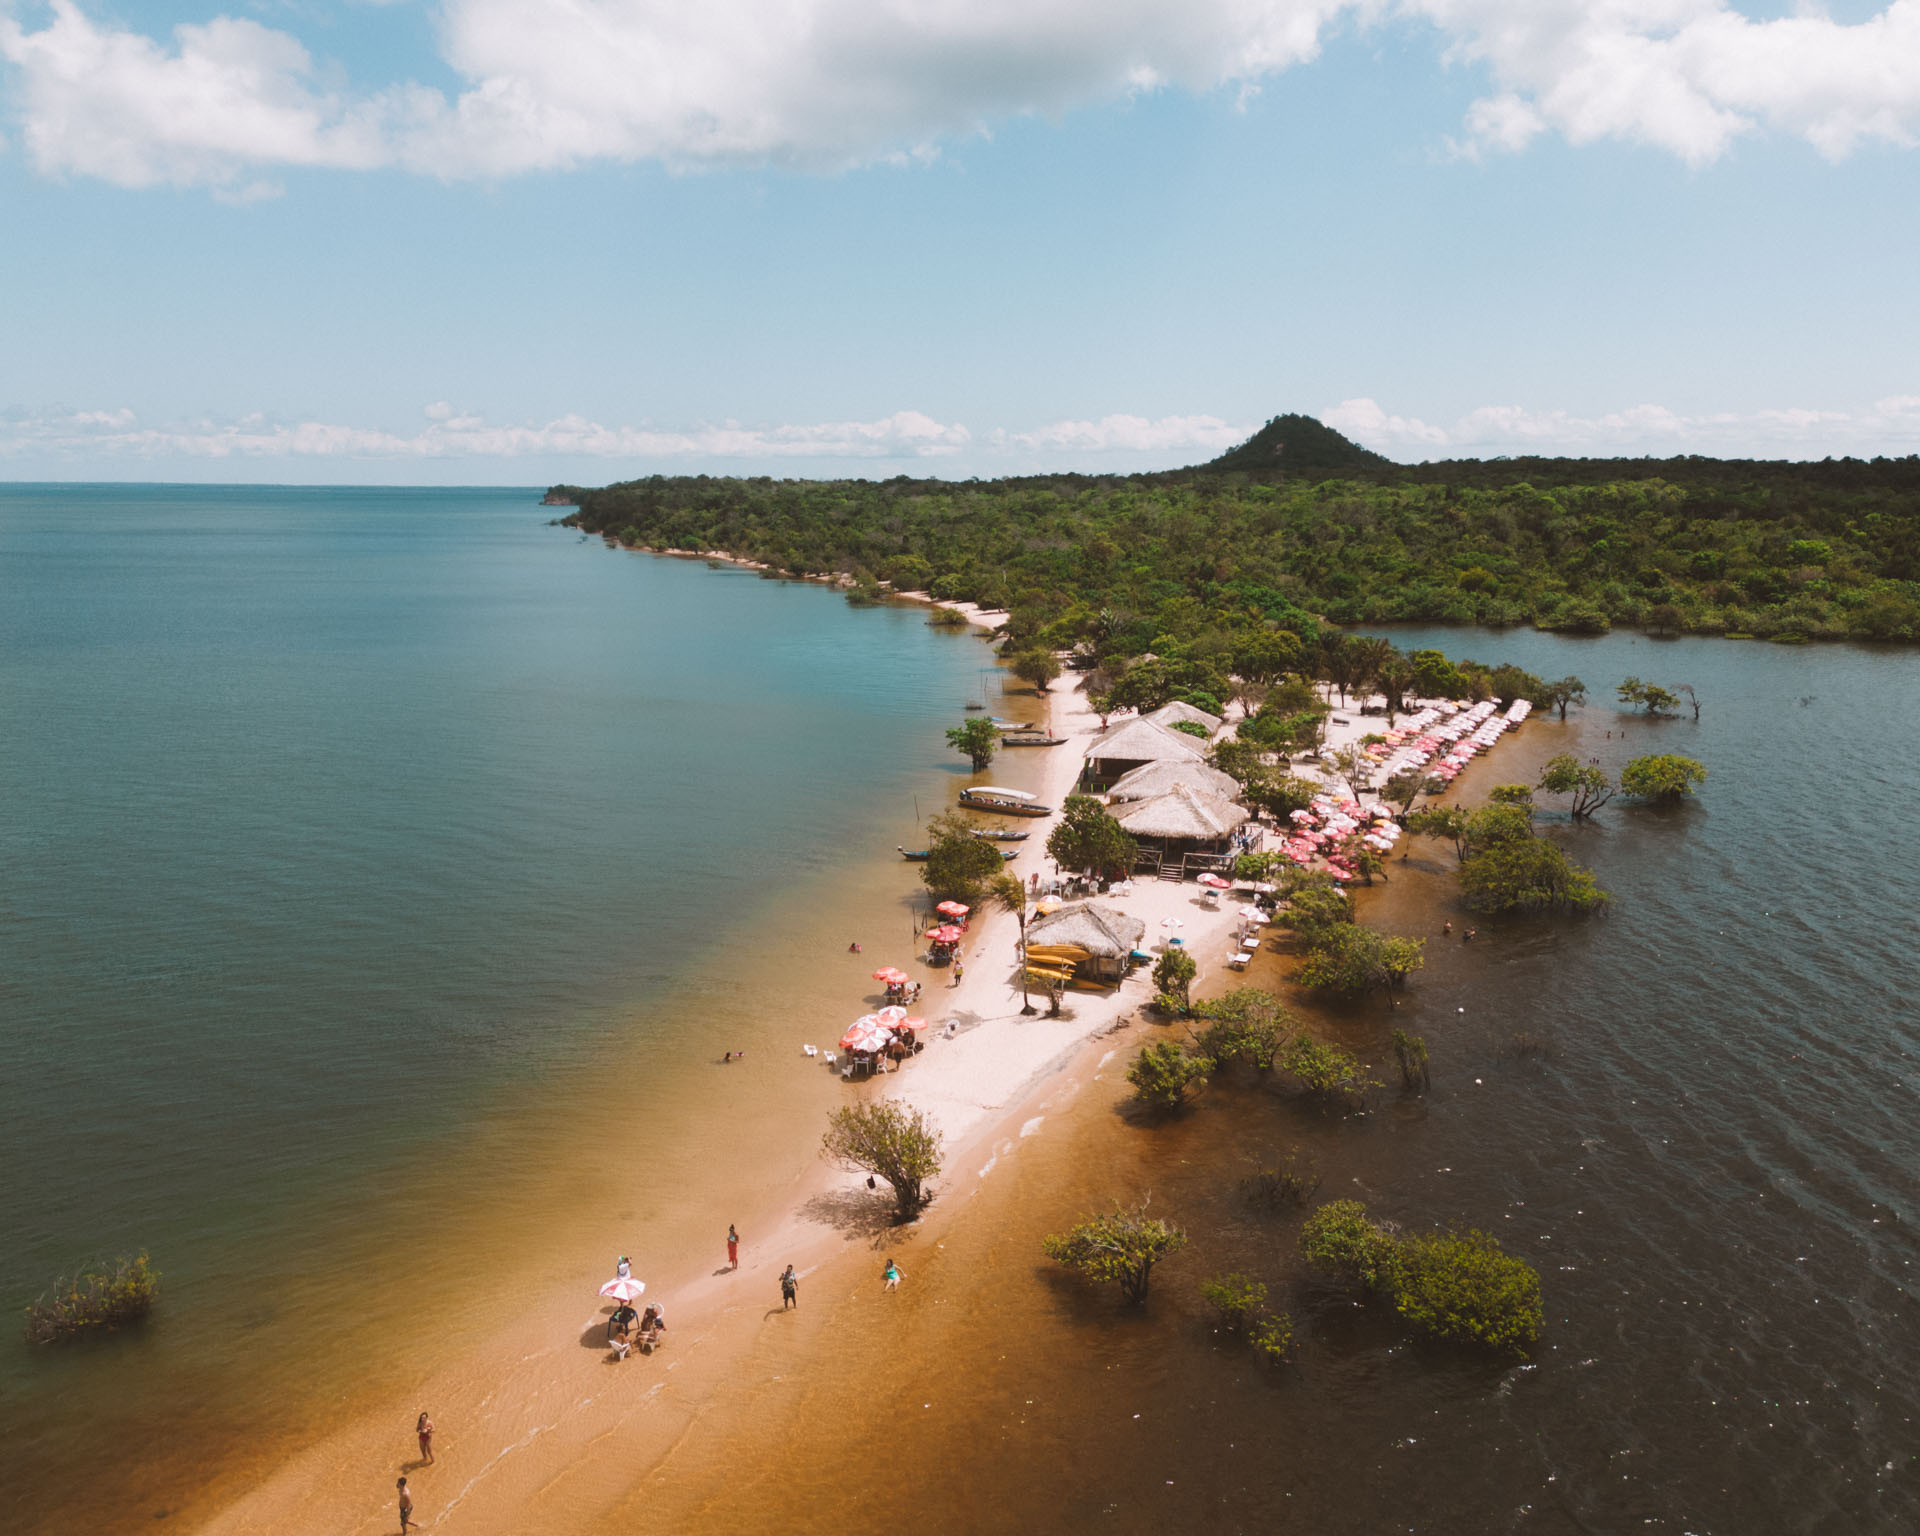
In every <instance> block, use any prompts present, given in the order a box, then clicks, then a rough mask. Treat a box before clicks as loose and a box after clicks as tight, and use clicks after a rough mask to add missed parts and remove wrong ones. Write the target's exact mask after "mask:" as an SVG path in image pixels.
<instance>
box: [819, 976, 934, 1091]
mask: <svg viewBox="0 0 1920 1536" xmlns="http://www.w3.org/2000/svg"><path fill="white" fill-rule="evenodd" d="M874 979H875V980H880V979H882V978H881V976H880V973H879V972H875V973H874ZM926 1027H927V1021H926V1020H925V1019H923V1018H917V1017H915V1016H914V1015H912V1014H909V1013H908V1012H907V1010H906V1008H905V1007H904V1006H903V1005H901V1004H899V1003H890V1004H888V1005H887V1006H886V1007H885V1008H877V1009H875V1010H874V1011H873V1012H872V1013H863V1014H861V1015H860V1017H859V1018H857V1019H855V1020H854V1021H853V1022H852V1023H851V1024H849V1025H848V1026H847V1032H846V1033H845V1034H844V1035H842V1036H841V1037H840V1049H841V1051H842V1052H843V1053H844V1055H843V1056H842V1058H841V1064H840V1067H841V1075H842V1076H843V1077H852V1076H853V1075H854V1073H856V1072H884V1071H885V1070H886V1066H887V1063H888V1062H889V1061H892V1062H895V1063H898V1062H902V1061H905V1060H906V1059H907V1058H908V1057H909V1056H911V1055H912V1054H913V1053H914V1052H915V1051H917V1050H919V1049H920V1035H921V1034H922V1032H923V1031H924V1030H925V1029H926Z"/></svg>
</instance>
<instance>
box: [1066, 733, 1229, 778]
mask: <svg viewBox="0 0 1920 1536" xmlns="http://www.w3.org/2000/svg"><path fill="white" fill-rule="evenodd" d="M1206 755H1207V749H1206V746H1205V744H1204V743H1202V742H1199V741H1196V740H1195V739H1194V738H1193V737H1191V736H1188V735H1186V734H1184V733H1183V732H1180V731H1170V730H1168V729H1167V728H1166V727H1165V726H1164V725H1155V724H1154V723H1153V722H1152V721H1151V720H1146V719H1139V720H1123V721H1122V722H1121V723H1120V724H1119V725H1112V726H1108V727H1107V729H1106V730H1104V731H1102V732H1101V733H1100V734H1099V735H1098V736H1096V737H1094V738H1093V741H1092V742H1091V743H1090V744H1089V746H1088V747H1087V770H1086V779H1085V783H1086V786H1087V788H1089V789H1093V790H1104V789H1105V788H1106V787H1107V786H1108V785H1109V784H1112V783H1113V782H1114V781H1115V780H1117V779H1118V778H1120V776H1121V775H1122V774H1127V773H1131V772H1133V770H1134V769H1136V768H1144V767H1145V766H1146V765H1147V764H1148V763H1198V762H1203V761H1205V759H1206Z"/></svg>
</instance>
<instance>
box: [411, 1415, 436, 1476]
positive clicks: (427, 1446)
mask: <svg viewBox="0 0 1920 1536" xmlns="http://www.w3.org/2000/svg"><path fill="white" fill-rule="evenodd" d="M413 1432H414V1433H415V1434H416V1435H418V1436H419V1437H420V1459H421V1460H422V1461H424V1462H425V1463H426V1464H427V1465H428V1466H432V1465H433V1420H432V1419H430V1418H428V1417H427V1410H426V1409H424V1408H422V1409H421V1410H420V1417H419V1419H418V1420H417V1421H416V1422H415V1424H414V1426H413Z"/></svg>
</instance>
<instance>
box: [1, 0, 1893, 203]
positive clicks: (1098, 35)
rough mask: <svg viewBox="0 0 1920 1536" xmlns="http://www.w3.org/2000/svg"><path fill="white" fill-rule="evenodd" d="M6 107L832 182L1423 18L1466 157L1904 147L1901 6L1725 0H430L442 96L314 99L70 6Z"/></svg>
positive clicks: (202, 158)
mask: <svg viewBox="0 0 1920 1536" xmlns="http://www.w3.org/2000/svg"><path fill="white" fill-rule="evenodd" d="M6 4H7V0H0V62H3V63H4V65H5V67H6V79H7V82H8V96H9V102H10V109H11V111H12V113H13V115H14V116H15V117H16V118H17V119H18V120H19V122H20V125H21V137H22V140H23V142H24V143H25V145H26V148H27V151H28V153H29V154H30V155H31V157H32V158H33V160H34V163H35V164H36V165H37V166H38V167H39V168H40V169H41V170H42V171H43V172H45V173H47V174H55V175H58V174H79V175H86V176H95V177H100V178H102V179H105V180H107V181H112V182H116V183H119V184H121V185H124V186H149V185H155V184H162V183H173V184H180V185H187V184H204V185H210V186H214V187H216V188H220V189H223V190H224V191H225V192H226V193H228V194H229V195H237V196H248V195H257V194H259V193H260V192H262V191H264V190H270V186H269V184H268V183H266V182H264V181H262V180H261V178H262V177H263V176H271V175H272V174H273V173H275V172H276V171H278V170H281V169H285V168H293V167H333V168H339V169H363V168H368V167H373V166H398V167H404V168H407V169H411V170H414V171H418V172H422V173H426V174H431V175H436V176H442V177H450V178H461V177H482V178H486V177H499V176H506V175H514V174H519V173H524V172H531V171H541V170H553V169H561V168H565V167H568V166H574V165H579V164H583V163H585V162H588V161H591V160H596V159H614V160H657V161H660V162H662V163H665V164H668V165H672V166H677V167H696V166H708V165H728V164H780V165H793V166H807V167H825V168H830V167H836V166H844V165H850V164H858V163H865V162H872V161H876V160H883V159H887V158H895V157H910V156H913V155H924V154H928V153H931V152H933V151H934V149H935V147H936V146H937V145H939V144H940V143H941V142H943V141H946V140H950V139H952V138H954V137H956V136H964V135H968V134H972V133H977V132H981V131H984V130H986V129H988V128H990V127H991V126H992V125H993V124H994V123H996V122H999V121H1004V120H1006V119H1007V118H1010V117H1015V116H1019V115H1022V114H1030V113H1041V114H1054V113H1059V112H1062V111H1065V110H1067V109H1068V108H1071V107H1074V106H1076V105H1079V104H1082V103H1087V102H1097V101H1104V100H1112V99H1115V98H1119V97H1124V96H1126V95H1129V94H1133V93H1137V92H1141V91H1147V90H1154V89H1159V88H1165V87H1178V88H1182V89H1186V90H1191V91H1208V90H1212V89H1215V88H1217V87H1222V86H1227V87H1232V88H1235V89H1236V90H1238V91H1242V92H1244V91H1246V90H1250V89H1255V88H1257V87H1258V86H1259V84H1260V83H1261V81H1263V80H1264V79H1266V78H1267V77H1269V76H1271V75H1274V74H1277V73H1279V72H1281V71H1283V70H1286V69H1288V68H1290V67H1292V66H1295V65H1297V64H1301V63H1303V62H1306V61H1308V60H1311V59H1313V58H1315V57H1316V56H1317V54H1318V52H1319V50H1320V48H1321V46H1322V43H1323V41H1324V40H1325V39H1326V37H1327V36H1328V35H1329V34H1330V33H1331V32H1332V31H1334V30H1335V29H1336V28H1338V27H1340V26H1342V25H1361V26H1380V27H1390V26H1407V25H1410V24H1411V25H1425V26H1430V27H1432V28H1433V29H1435V30H1436V31H1437V34H1438V36H1439V38H1440V40H1441V42H1442V44H1443V46H1444V49H1445V52H1446V55H1447V57H1448V58H1449V59H1451V60H1453V61H1457V62H1459V63H1462V64H1466V65H1470V66H1471V67H1473V68H1475V69H1477V70H1483V71H1484V72H1485V74H1486V75H1487V76H1488V77H1489V78H1490V80H1491V82H1492V84H1493V86H1494V89H1493V91H1492V92H1491V93H1490V94H1488V95H1486V96H1485V97H1483V98H1482V99H1480V100H1478V101H1476V102H1475V103H1474V104H1473V105H1472V106H1471V107H1470V108H1469V109H1468V111H1467V114H1466V121H1465V125H1464V137H1463V139H1462V140H1461V147H1463V148H1464V149H1465V151H1466V152H1468V153H1482V152H1486V151H1514V150H1518V149H1521V148H1523V147H1524V146H1525V145H1526V144H1528V143H1529V142H1531V141H1532V140H1534V139H1535V138H1537V137H1538V136H1539V135H1540V134H1541V133H1544V132H1548V131H1553V132H1557V133H1559V134H1561V135H1563V136H1564V137H1565V138H1567V139H1568V140H1570V141H1572V142H1574V143H1580V144H1584V143H1589V142H1592V141H1595V140H1598V139H1617V140H1624V141H1627V142H1630V143H1639V144H1646V145H1651V146H1655V147H1658V148H1660V149H1663V150H1667V151H1670V152H1672V153H1674V154H1677V155H1680V156H1682V157H1683V158H1685V159H1687V160H1689V161H1692V162H1695V163H1703V162H1706V161H1709V160H1712V159H1713V158H1715V157H1716V156H1718V155H1720V154H1723V153H1724V152H1725V151H1726V150H1727V148H1728V147H1729V146H1730V145H1731V144H1732V143H1733V142H1734V141H1735V140H1736V139H1738V138H1739V137H1741V136H1742V135H1746V134H1750V133H1754V132H1758V131H1763V130H1764V131H1771V132H1776V133H1780V134H1787V135H1792V136H1795V137H1799V138H1802V139H1804V140H1806V141H1807V142H1809V143H1811V144H1812V145H1814V146H1815V148H1817V149H1818V150H1819V151H1820V152H1821V153H1822V154H1825V155H1828V156H1832V157H1839V156H1841V155H1844V154H1847V153H1848V152H1850V151H1851V150H1852V149H1854V148H1855V147H1856V146H1857V145H1859V144H1861V143H1862V142H1867V141H1878V142H1883V143H1887V144H1893V145H1898V146H1903V147H1905V146H1911V145H1912V144H1914V143H1915V141H1916V139H1920V0H1889V3H1888V4H1887V6H1886V8H1885V9H1884V10H1883V11H1881V12H1879V13H1878V14H1876V15H1875V16H1873V17H1871V18H1870V19H1869V20H1867V21H1864V22H1860V23H1857V24H1851V25H1849V24H1843V23H1841V22H1837V21H1835V20H1833V19H1832V18H1831V17H1829V16H1827V15H1825V14H1824V13H1821V12H1819V11H1817V10H1809V11H1806V12H1803V13H1802V14H1798V15H1794V16H1790V17H1785V18H1778V19H1773V20H1765V21H1756V20H1753V19H1751V18H1749V17H1748V16H1746V15H1744V14H1743V13H1742V12H1740V11H1738V10H1737V9H1735V8H1734V7H1733V6H1732V5H1731V4H1730V3H1729V0H779V3H773V0H702V3H700V4H688V3H686V0H445V3H444V5H443V6H442V8H441V11H440V13H439V22H440V42H441V47H442V51H443V54H444V57H445V60H446V62H447V64H448V65H449V66H450V67H451V68H452V69H453V70H454V71H455V72H456V73H458V74H459V75H460V76H461V77H462V79H463V80H464V81H465V82H466V84H465V88H464V89H462V90H460V91H459V92H457V93H455V94H454V95H452V96H451V97H450V96H449V95H447V94H446V93H444V92H442V91H439V90H436V89H432V88H430V87H427V86H423V85H419V84H412V83H402V84H396V85H389V86H384V87H380V88H371V89H366V90H363V91H361V92H360V93H358V94H351V93H342V92H339V91H335V90H332V89H329V88H326V87H325V86H323V85H322V84H321V83H320V72H319V71H317V70H316V68H315V66H314V63H313V61H312V59H311V58H310V57H309V55H308V52H307V50H306V48H305V47H304V46H303V45H302V44H301V43H300V42H298V41H297V40H295V39H294V38H293V37H292V36H290V35H289V34H287V33H285V32H281V31H276V30H273V29H270V28H267V27H264V26H261V25H259V24H257V23H255V22H252V21H246V20H236V19H233V18H221V19H218V20H215V21H212V22H209V23H207V24H205V25H199V26H181V27H178V28H176V29H175V30H174V33H173V35H172V38H171V40H170V41H169V42H168V43H165V44H163V43H160V42H156V41H154V40H153V39H151V38H148V37H145V36H143V35H141V34H138V33H135V32H131V31H126V30H123V29H120V28H118V27H116V26H114V25H112V24H110V23H105V22H101V21H97V20H95V19H93V18H92V17H91V16H89V14H88V13H86V12H84V11H82V10H81V9H80V8H79V5H78V0H50V3H49V4H48V5H47V6H46V7H44V8H36V9H38V11H39V14H40V15H41V17H42V19H43V24H42V25H40V26H39V27H38V28H37V29H35V28H33V27H32V26H30V25H28V24H26V23H23V22H22V21H20V20H18V19H16V18H15V17H14V16H13V15H11V14H5V8H6Z"/></svg>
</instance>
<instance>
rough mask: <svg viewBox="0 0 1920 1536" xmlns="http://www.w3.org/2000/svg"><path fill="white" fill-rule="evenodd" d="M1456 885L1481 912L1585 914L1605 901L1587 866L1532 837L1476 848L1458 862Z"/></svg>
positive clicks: (1551, 843) (1538, 838) (1545, 841)
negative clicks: (1560, 912) (1460, 862)
mask: <svg viewBox="0 0 1920 1536" xmlns="http://www.w3.org/2000/svg"><path fill="white" fill-rule="evenodd" d="M1460 889H1461V890H1462V891H1463V892H1464V893H1465V894H1466V898H1467V902H1468V904H1469V905H1470V906H1472V907H1473V908H1475V910H1477V911H1481V912H1540V911H1549V910H1558V911H1563V912H1585V911H1589V910H1591V909H1592V908H1595V907H1599V906H1602V905H1604V904H1605V903H1606V901H1607V900H1608V896H1607V893H1606V892H1605V891H1603V890H1601V889H1600V888H1599V886H1597V885H1596V884H1594V879H1593V872H1592V871H1591V870H1587V869H1582V868H1580V867H1579V866H1578V865H1577V864H1575V863H1573V862H1572V861H1571V860H1569V859H1568V858H1567V856H1566V854H1564V853H1563V852H1561V850H1560V848H1559V845H1558V844H1556V843H1553V842H1550V841H1548V840H1547V839H1546V838H1544V837H1533V836H1527V837H1517V838H1509V839H1506V840H1505V841H1502V842H1496V843H1489V844H1487V845H1485V846H1483V847H1476V848H1475V849H1474V850H1473V851H1472V852H1471V853H1469V854H1468V855H1467V858H1466V862H1465V863H1463V864H1462V865H1461V866H1460Z"/></svg>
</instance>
